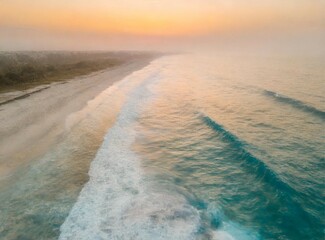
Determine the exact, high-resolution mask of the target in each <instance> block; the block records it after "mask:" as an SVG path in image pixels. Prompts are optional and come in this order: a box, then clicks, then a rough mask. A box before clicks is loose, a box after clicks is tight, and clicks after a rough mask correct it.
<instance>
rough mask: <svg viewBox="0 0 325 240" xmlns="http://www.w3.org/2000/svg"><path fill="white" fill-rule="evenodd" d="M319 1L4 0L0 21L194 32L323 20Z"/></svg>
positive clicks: (72, 27) (162, 32)
mask: <svg viewBox="0 0 325 240" xmlns="http://www.w3.org/2000/svg"><path fill="white" fill-rule="evenodd" d="M324 6H325V4H324V3H323V2H321V1H307V0H300V1H293V0H288V1H280V0H275V1H269V0H260V1H257V0H249V1H244V0H237V1H235V0H229V1H226V0H223V1H221V0H201V1H199V0H187V1H186V0H179V1H171V0H165V1H159V0H132V1H131V0H129V1H126V0H121V1H107V0H105V1H104V0H93V1H85V0H79V1H69V2H68V1H63V0H57V1H53V0H52V1H41V0H34V1H27V0H10V1H9V0H2V1H1V2H0V26H1V25H2V26H15V27H17V26H27V27H36V28H42V29H49V30H51V29H52V30H62V31H76V32H97V33H127V34H137V35H164V36H174V35H176V36H177V35H197V34H208V33H218V32H225V31H238V30H239V31H243V30H246V29H251V28H259V27H262V28H263V27H269V26H271V27H272V26H273V27H274V26H278V27H283V26H287V27H289V28H299V27H301V26H309V25H310V26H313V25H320V26H323V25H324V14H323V13H324V11H323V10H324V9H325V8H324Z"/></svg>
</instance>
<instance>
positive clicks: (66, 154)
mask: <svg viewBox="0 0 325 240" xmlns="http://www.w3.org/2000/svg"><path fill="white" fill-rule="evenodd" d="M324 63H325V59H324V57H321V56H317V57H316V56H313V57H312V56H309V57H306V56H284V55H281V56H275V55H264V56H254V55H251V56H241V55H237V56H236V55H224V54H220V55H218V54H214V55H211V56H208V55H199V54H180V55H169V56H163V57H161V58H158V59H156V60H154V61H152V62H151V63H150V64H149V65H148V66H146V67H145V68H143V69H141V70H138V71H136V72H134V73H132V74H131V75H129V76H127V77H126V78H124V79H123V80H121V81H120V82H117V83H115V84H114V85H113V86H111V87H110V88H108V89H106V90H105V91H103V92H102V93H101V94H100V95H98V96H97V97H96V98H95V99H93V100H92V101H90V102H89V103H88V105H87V106H86V107H85V108H84V109H83V110H81V111H79V112H77V113H73V114H71V115H70V117H69V118H68V119H67V120H66V133H65V135H64V136H62V139H60V142H59V143H58V144H57V145H56V146H53V147H52V148H51V149H50V150H49V152H48V153H47V154H45V155H44V156H42V157H41V158H40V159H38V160H37V161H35V162H34V163H33V164H32V165H30V166H28V167H26V168H24V169H21V170H19V171H18V172H17V173H16V174H15V175H14V176H12V177H11V178H10V179H8V180H6V181H7V182H6V184H3V185H4V186H1V196H0V201H1V203H2V204H1V206H0V213H1V214H0V222H2V223H4V224H2V226H0V238H3V239H57V238H59V239H61V240H66V239H78V240H82V239H143V240H145V239H174V240H181V239H188V240H190V239H220V240H224V239H239V240H246V239H266V240H268V239H270V240H271V239H324V227H325V208H324V200H325V195H324V184H325V178H324V176H325V174H324V166H325V165H324V150H325V142H324V119H325V104H324V101H325V100H324V90H325V81H324V80H325V79H324V77H325V64H324ZM88 175H89V177H88Z"/></svg>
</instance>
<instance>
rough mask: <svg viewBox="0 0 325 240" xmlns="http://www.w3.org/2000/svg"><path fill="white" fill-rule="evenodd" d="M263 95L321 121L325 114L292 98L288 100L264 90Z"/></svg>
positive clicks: (285, 97)
mask: <svg viewBox="0 0 325 240" xmlns="http://www.w3.org/2000/svg"><path fill="white" fill-rule="evenodd" d="M263 93H264V95H265V96H268V97H271V98H273V99H274V100H276V101H278V102H281V103H285V104H288V105H290V106H292V107H294V108H296V109H299V110H302V111H304V112H307V113H311V114H313V115H314V116H317V117H320V118H321V119H325V112H323V111H321V110H319V109H317V108H315V107H312V106H309V105H307V104H306V103H304V102H301V101H299V100H297V99H293V98H290V97H287V96H284V95H282V94H279V93H276V92H272V91H269V90H264V91H263Z"/></svg>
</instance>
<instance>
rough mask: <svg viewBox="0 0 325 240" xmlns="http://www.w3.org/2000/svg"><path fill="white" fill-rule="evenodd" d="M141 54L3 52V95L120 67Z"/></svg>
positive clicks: (0, 75)
mask: <svg viewBox="0 0 325 240" xmlns="http://www.w3.org/2000/svg"><path fill="white" fill-rule="evenodd" d="M134 55H138V53H127V52H125V53H121V52H2V53H0V92H7V91H12V90H24V89H28V88H31V87H34V86H37V85H41V84H48V83H52V82H57V81H64V80H67V79H71V78H73V77H77V76H81V75H85V74H89V73H91V72H95V71H100V70H103V69H106V68H111V67H114V66H118V65H121V64H123V63H125V62H126V61H129V60H130V59H132V56H134Z"/></svg>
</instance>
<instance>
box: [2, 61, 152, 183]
mask: <svg viewBox="0 0 325 240" xmlns="http://www.w3.org/2000/svg"><path fill="white" fill-rule="evenodd" d="M152 59H153V57H152V56H141V55H139V56H137V57H135V58H132V59H131V60H130V61H127V62H125V63H123V64H122V65H119V66H115V67H112V68H108V69H106V70H102V71H98V72H95V73H91V74H89V75H86V76H81V77H76V78H74V79H71V80H67V81H64V82H57V83H52V84H49V85H41V86H38V87H36V88H33V89H29V90H27V91H19V92H10V93H2V94H1V96H0V100H1V103H2V104H1V105H0V122H1V125H0V136H1V138H0V149H1V152H0V179H1V178H5V177H7V176H9V175H11V173H13V172H14V170H15V169H17V168H19V167H21V166H23V165H26V164H29V163H30V162H31V161H32V160H33V159H35V158H37V157H39V156H40V155H42V154H44V153H45V152H46V151H47V150H48V149H49V148H50V147H51V146H52V145H55V143H56V142H58V141H59V139H60V137H61V136H62V135H63V134H64V131H65V128H66V126H65V124H66V120H67V118H68V117H69V115H71V114H72V113H74V112H77V111H79V110H81V109H82V108H83V107H85V106H86V105H87V102H88V101H90V100H92V99H93V98H94V97H96V96H97V95H98V94H99V93H100V92H102V91H104V90H105V89H107V88H108V87H109V86H111V85H112V84H113V83H114V82H116V81H119V80H121V79H122V78H123V77H125V76H127V75H129V74H130V73H132V72H133V71H135V70H138V69H141V68H143V67H144V66H146V65H147V64H148V63H149V62H150V61H151V60H152Z"/></svg>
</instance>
